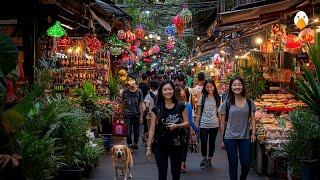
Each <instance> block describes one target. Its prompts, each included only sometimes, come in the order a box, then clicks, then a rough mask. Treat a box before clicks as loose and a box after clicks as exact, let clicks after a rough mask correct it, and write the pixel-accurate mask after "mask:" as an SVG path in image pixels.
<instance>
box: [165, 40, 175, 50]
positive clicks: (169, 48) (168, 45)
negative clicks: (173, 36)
mask: <svg viewBox="0 0 320 180" xmlns="http://www.w3.org/2000/svg"><path fill="white" fill-rule="evenodd" d="M166 47H167V49H168V50H172V49H173V48H174V44H173V43H172V42H171V41H168V42H167V45H166Z"/></svg>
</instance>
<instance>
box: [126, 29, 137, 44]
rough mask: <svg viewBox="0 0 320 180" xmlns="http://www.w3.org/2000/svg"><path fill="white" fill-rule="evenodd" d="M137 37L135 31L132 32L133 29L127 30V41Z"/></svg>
mask: <svg viewBox="0 0 320 180" xmlns="http://www.w3.org/2000/svg"><path fill="white" fill-rule="evenodd" d="M135 39H136V35H135V34H134V33H132V32H131V31H127V32H126V37H125V40H126V41H127V42H132V41H134V40H135Z"/></svg>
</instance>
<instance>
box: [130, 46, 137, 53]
mask: <svg viewBox="0 0 320 180" xmlns="http://www.w3.org/2000/svg"><path fill="white" fill-rule="evenodd" d="M130 50H131V51H132V52H133V53H136V52H137V50H138V47H137V46H135V45H131V46H130Z"/></svg>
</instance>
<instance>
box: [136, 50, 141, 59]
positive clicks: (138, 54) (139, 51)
mask: <svg viewBox="0 0 320 180" xmlns="http://www.w3.org/2000/svg"><path fill="white" fill-rule="evenodd" d="M137 56H138V58H141V57H142V50H141V49H140V48H138V49H137Z"/></svg>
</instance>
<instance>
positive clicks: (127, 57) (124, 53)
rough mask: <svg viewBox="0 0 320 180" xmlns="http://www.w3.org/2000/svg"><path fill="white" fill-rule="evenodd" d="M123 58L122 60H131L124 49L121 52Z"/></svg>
mask: <svg viewBox="0 0 320 180" xmlns="http://www.w3.org/2000/svg"><path fill="white" fill-rule="evenodd" d="M121 59H122V61H128V60H129V54H128V53H127V52H126V51H124V52H123V53H122V54H121Z"/></svg>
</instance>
